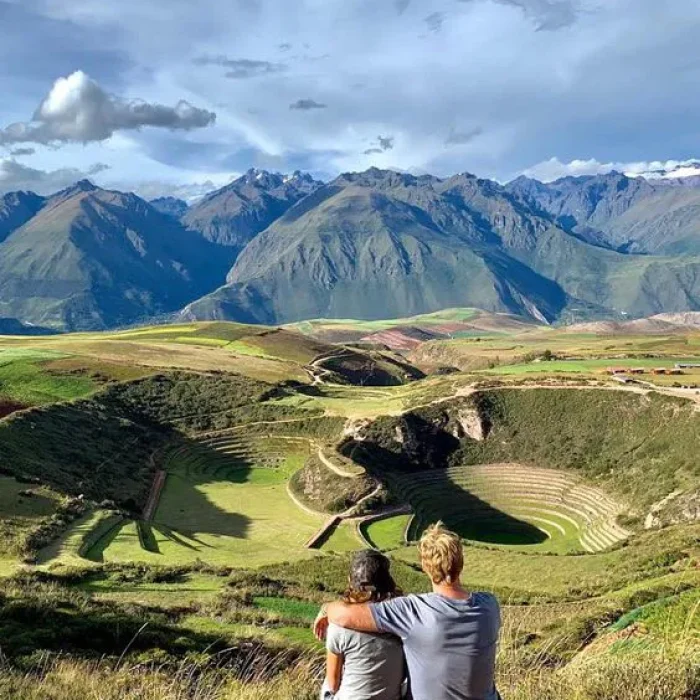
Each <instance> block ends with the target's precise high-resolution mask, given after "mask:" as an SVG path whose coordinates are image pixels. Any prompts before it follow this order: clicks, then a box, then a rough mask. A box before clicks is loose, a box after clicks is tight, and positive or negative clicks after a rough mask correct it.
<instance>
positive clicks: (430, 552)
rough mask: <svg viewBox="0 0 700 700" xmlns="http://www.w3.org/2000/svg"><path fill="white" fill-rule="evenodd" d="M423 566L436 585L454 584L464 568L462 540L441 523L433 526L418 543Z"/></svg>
mask: <svg viewBox="0 0 700 700" xmlns="http://www.w3.org/2000/svg"><path fill="white" fill-rule="evenodd" d="M418 551H419V552H420V559H421V566H422V567H423V571H425V573H426V574H428V576H430V580H431V581H432V582H433V583H434V584H448V585H449V584H453V583H456V582H457V581H458V580H459V576H460V574H461V573H462V568H463V567H464V553H463V551H462V540H461V539H460V537H459V535H457V534H456V533H454V532H452V531H451V530H448V529H447V528H446V527H445V526H444V525H443V524H442V523H441V522H439V523H436V524H435V525H431V526H430V527H429V528H428V529H427V530H426V531H425V532H424V533H423V536H422V537H421V539H420V542H419V543H418Z"/></svg>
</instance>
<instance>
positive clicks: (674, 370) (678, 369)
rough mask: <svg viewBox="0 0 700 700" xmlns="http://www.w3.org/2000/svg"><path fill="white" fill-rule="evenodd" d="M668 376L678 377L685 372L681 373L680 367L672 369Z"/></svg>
mask: <svg viewBox="0 0 700 700" xmlns="http://www.w3.org/2000/svg"><path fill="white" fill-rule="evenodd" d="M668 374H673V375H678V374H685V372H683V370H682V369H681V368H680V367H674V368H673V369H670V370H668Z"/></svg>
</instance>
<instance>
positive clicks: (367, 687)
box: [326, 624, 404, 700]
mask: <svg viewBox="0 0 700 700" xmlns="http://www.w3.org/2000/svg"><path fill="white" fill-rule="evenodd" d="M326 648H327V649H328V651H331V652H333V653H334V654H342V656H343V677H342V681H341V683H340V689H339V690H338V692H337V693H336V694H335V696H334V700H399V698H400V697H401V682H402V681H403V677H404V660H403V649H402V648H401V641H400V640H399V639H398V638H397V637H395V636H394V635H392V634H367V633H365V632H354V631H353V630H346V629H343V628H342V627H338V626H337V625H333V624H331V625H329V627H328V636H327V637H326Z"/></svg>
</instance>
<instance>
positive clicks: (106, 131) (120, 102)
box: [0, 71, 216, 145]
mask: <svg viewBox="0 0 700 700" xmlns="http://www.w3.org/2000/svg"><path fill="white" fill-rule="evenodd" d="M215 119H216V115H215V114H214V112H209V111H208V110H205V109H200V108H198V107H194V106H193V105H191V104H190V103H189V102H186V101H185V100H181V101H180V102H178V103H177V104H176V105H175V106H174V107H168V106H166V105H161V104H157V103H150V102H144V101H143V100H133V99H125V98H123V97H119V96H117V95H110V94H109V93H107V92H105V90H103V89H102V88H101V87H100V85H98V83H97V82H96V81H94V80H92V79H91V78H90V77H89V76H87V75H86V74H85V73H83V72H82V71H76V72H75V73H72V74H71V75H69V76H68V77H66V78H59V79H58V80H57V81H56V82H55V83H54V85H53V87H52V88H51V91H50V92H49V94H48V95H47V96H46V97H45V98H44V100H43V101H42V103H41V104H40V105H39V107H38V108H37V110H36V112H35V113H34V116H33V117H32V120H31V121H30V122H17V123H15V124H10V125H9V126H7V127H6V128H5V129H0V145H9V144H16V143H39V144H60V143H70V142H75V143H89V142H91V141H106V140H107V139H109V138H110V137H111V136H112V135H113V134H114V133H115V132H116V131H122V130H135V129H141V128H142V127H145V126H152V127H161V128H166V129H182V130H190V129H198V128H202V127H205V126H209V125H210V124H212V123H213V122H214V120H215Z"/></svg>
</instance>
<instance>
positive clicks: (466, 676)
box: [314, 523, 501, 700]
mask: <svg viewBox="0 0 700 700" xmlns="http://www.w3.org/2000/svg"><path fill="white" fill-rule="evenodd" d="M418 550H419V553H420V559H421V566H422V568H423V571H424V572H425V573H426V574H427V575H428V576H429V577H430V580H431V582H432V587H433V592H432V593H427V594H423V595H409V596H405V597H402V598H395V599H393V600H386V601H383V602H380V603H366V604H363V605H358V604H354V605H348V604H347V603H343V602H338V603H330V604H329V605H328V606H326V607H325V609H324V610H322V611H321V613H319V617H318V618H317V619H316V622H315V623H314V631H315V632H316V636H318V637H319V638H323V637H324V636H325V633H326V629H327V627H328V624H329V622H330V623H332V624H333V625H336V626H338V627H343V628H345V629H350V630H357V631H361V632H383V633H388V634H395V635H396V636H397V637H399V638H400V639H401V641H402V642H403V646H404V654H405V656H406V663H407V666H408V677H409V682H410V686H411V692H412V694H413V700H497V699H498V697H499V696H498V692H497V690H496V684H495V681H494V673H495V665H496V645H497V643H498V634H499V630H500V625H501V619H500V610H499V606H498V601H497V600H496V598H495V597H494V596H493V595H491V594H490V593H478V592H469V591H467V590H465V588H464V587H463V586H462V584H461V582H460V576H461V573H462V568H463V566H464V554H463V550H462V542H461V539H460V538H459V536H458V535H456V534H455V533H454V532H451V531H450V530H448V529H447V528H445V527H444V525H443V524H442V523H437V524H436V525H433V526H432V527H429V528H428V529H427V530H426V531H425V533H424V535H423V537H422V538H421V540H420V543H419V544H418Z"/></svg>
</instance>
